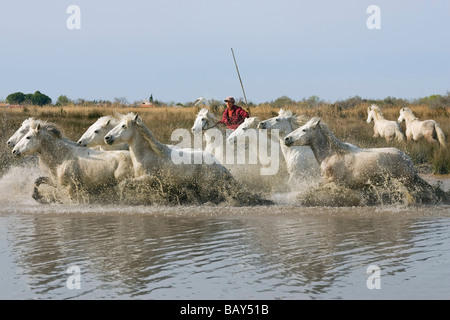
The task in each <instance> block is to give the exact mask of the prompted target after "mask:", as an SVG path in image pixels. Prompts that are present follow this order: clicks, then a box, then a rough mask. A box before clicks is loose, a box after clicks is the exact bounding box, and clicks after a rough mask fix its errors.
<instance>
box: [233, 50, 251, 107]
mask: <svg viewBox="0 0 450 320" xmlns="http://www.w3.org/2000/svg"><path fill="white" fill-rule="evenodd" d="M231 53H232V54H233V60H234V65H235V66H236V71H237V74H238V77H239V82H240V83H241V88H242V92H243V93H244V99H245V106H246V108H247V110H248V104H247V97H246V96H245V90H244V85H243V84H242V79H241V75H240V74H239V68H238V65H237V63H236V57H235V56H234V51H233V48H231Z"/></svg>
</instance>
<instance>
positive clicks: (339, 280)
mask: <svg viewBox="0 0 450 320" xmlns="http://www.w3.org/2000/svg"><path fill="white" fill-rule="evenodd" d="M166 210H167V209H166ZM171 210H174V212H173V214H172V215H154V214H152V215H146V214H130V213H128V214H110V215H108V214H103V213H101V214H86V213H67V214H42V213H41V214H37V213H33V214H24V213H21V214H17V213H16V214H7V215H5V214H3V215H2V219H0V224H1V225H2V228H1V230H4V232H3V233H2V235H1V236H0V237H3V238H4V239H3V240H1V238H0V240H1V241H0V255H1V256H2V258H3V257H7V256H9V257H10V259H11V260H10V261H8V259H3V261H2V262H1V264H2V266H3V267H7V268H9V269H11V268H13V270H14V271H13V272H10V274H11V273H15V274H16V275H18V276H14V277H8V278H4V279H3V280H2V282H5V284H4V286H2V288H5V287H8V288H11V289H10V290H13V292H5V291H4V289H1V290H0V292H1V297H2V298H11V297H14V298H19V299H28V298H53V299H66V298H83V299H91V298H96V299H102V298H113V299H116V298H118V299H274V298H282V299H321V298H333V299H334V298H344V299H345V298H351V299H355V298H356V299H359V298H363V299H364V298H382V299H389V298H398V297H397V295H398V294H403V295H404V296H403V297H406V298H408V295H410V296H409V297H412V298H424V297H423V296H421V291H418V290H416V291H415V292H412V291H411V290H410V291H409V292H403V293H401V292H400V293H399V292H398V288H399V287H401V286H404V283H405V282H404V281H405V280H414V281H411V282H410V283H412V282H415V283H416V282H419V285H423V283H421V282H420V274H421V273H423V272H425V273H426V274H427V275H428V278H427V281H428V283H425V285H426V286H427V287H432V286H434V287H436V286H437V287H440V288H442V291H443V292H446V290H447V292H450V285H448V284H446V283H445V282H443V281H442V277H443V276H448V272H449V271H447V270H450V269H449V268H448V266H449V261H450V259H449V258H450V241H449V235H450V233H449V229H450V220H449V219H448V217H445V216H444V217H441V216H436V215H434V216H431V217H429V216H426V215H419V216H417V215H412V216H410V215H405V214H392V213H390V214H383V213H379V212H375V213H374V214H368V215H367V214H365V215H361V212H359V211H357V210H361V209H351V208H349V209H347V210H350V211H352V210H353V211H354V212H350V213H348V214H341V213H339V212H338V211H336V209H320V210H321V211H322V212H318V213H317V212H316V213H312V212H313V209H305V208H280V207H278V208H276V209H274V210H275V211H276V210H279V211H280V212H283V214H278V213H277V212H275V213H276V214H268V215H261V214H231V215H229V214H226V211H227V210H229V209H226V208H222V209H220V208H210V209H209V210H211V212H212V211H214V212H217V211H221V210H222V211H223V213H224V214H222V215H220V214H219V215H215V216H208V215H207V214H205V212H206V213H207V212H209V211H208V209H202V208H197V210H201V211H202V214H198V215H193V214H191V215H188V216H180V214H179V213H177V212H176V210H177V209H176V208H172V209H171ZM190 210H191V213H192V212H193V211H195V210H196V209H195V208H191V209H190ZM243 210H244V212H245V210H250V211H251V210H255V213H256V212H257V211H256V210H258V209H257V208H255V209H245V208H244V209H243ZM308 210H309V212H306V213H305V211H308ZM317 210H319V209H316V211H317ZM324 210H325V211H324ZM326 210H330V211H329V212H326ZM341 210H344V209H341ZM367 210H369V209H367ZM370 210H375V211H376V210H379V209H373V208H372V209H370ZM435 210H436V212H437V211H439V212H442V210H446V212H447V213H448V212H450V210H449V208H448V207H440V208H437V209H435ZM373 264H375V265H378V266H379V267H380V268H381V270H382V275H383V277H382V280H383V282H382V283H383V289H382V290H378V291H373V290H368V289H367V287H366V279H367V278H368V276H369V275H368V274H366V269H367V267H368V266H369V265H373ZM71 265H76V266H78V267H80V269H81V277H82V278H81V289H80V290H69V289H68V288H67V287H66V280H67V279H68V277H69V276H70V274H68V273H67V268H68V267H69V266H71ZM425 266H428V268H429V269H430V268H431V269H430V270H434V272H435V273H436V275H435V276H434V277H432V276H431V279H430V274H429V273H427V272H426V271H424V270H425V269H426V268H425ZM2 269H3V268H2ZM447 279H448V278H447ZM430 281H431V282H430ZM443 286H444V288H443ZM23 287H27V288H28V289H27V290H23V289H21V288H23ZM431 291H432V290H431V289H430V292H428V294H429V295H432V296H433V294H432V292H431ZM438 292H439V290H438ZM400 297H401V296H400ZM426 297H427V296H425V298H426Z"/></svg>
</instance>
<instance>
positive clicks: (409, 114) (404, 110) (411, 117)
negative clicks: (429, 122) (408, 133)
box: [402, 108, 419, 121]
mask: <svg viewBox="0 0 450 320" xmlns="http://www.w3.org/2000/svg"><path fill="white" fill-rule="evenodd" d="M402 110H403V113H406V115H407V116H408V119H409V120H410V121H413V120H418V119H419V118H417V117H416V116H415V115H414V113H413V112H412V110H411V109H410V108H403V109H402Z"/></svg>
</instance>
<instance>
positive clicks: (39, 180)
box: [31, 177, 55, 203]
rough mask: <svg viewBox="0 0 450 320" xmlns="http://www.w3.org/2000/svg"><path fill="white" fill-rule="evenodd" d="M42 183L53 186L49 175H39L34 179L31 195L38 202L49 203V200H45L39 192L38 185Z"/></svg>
mask: <svg viewBox="0 0 450 320" xmlns="http://www.w3.org/2000/svg"><path fill="white" fill-rule="evenodd" d="M43 183H44V184H48V185H49V186H52V187H55V185H54V183H53V181H52V180H51V179H50V178H49V177H39V178H37V179H36V180H35V181H34V188H33V194H32V195H31V197H32V198H33V199H34V200H36V201H37V202H39V203H49V202H50V201H48V200H45V198H44V196H43V195H41V194H40V192H39V186H40V185H41V184H43Z"/></svg>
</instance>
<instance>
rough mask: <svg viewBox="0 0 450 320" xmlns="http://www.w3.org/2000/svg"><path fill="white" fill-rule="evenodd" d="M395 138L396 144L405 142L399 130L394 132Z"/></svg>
mask: <svg viewBox="0 0 450 320" xmlns="http://www.w3.org/2000/svg"><path fill="white" fill-rule="evenodd" d="M395 137H396V138H397V141H398V142H403V141H405V135H404V134H403V132H401V131H400V129H399V130H397V131H396V132H395Z"/></svg>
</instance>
